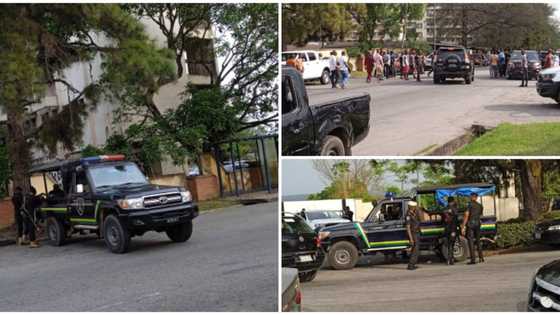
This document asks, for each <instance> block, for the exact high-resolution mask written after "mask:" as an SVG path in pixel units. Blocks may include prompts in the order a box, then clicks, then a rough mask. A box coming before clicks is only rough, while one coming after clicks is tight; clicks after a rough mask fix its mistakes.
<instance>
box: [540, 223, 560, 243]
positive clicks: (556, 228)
mask: <svg viewBox="0 0 560 315" xmlns="http://www.w3.org/2000/svg"><path fill="white" fill-rule="evenodd" d="M533 236H534V238H535V241H537V242H538V243H541V244H547V245H555V246H558V245H560V219H555V220H547V221H544V222H540V223H537V224H536V225H535V231H534V234H533Z"/></svg>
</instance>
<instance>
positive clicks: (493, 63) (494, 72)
mask: <svg viewBox="0 0 560 315" xmlns="http://www.w3.org/2000/svg"><path fill="white" fill-rule="evenodd" d="M490 77H491V78H497V77H498V55H497V54H496V51H493V52H492V55H490Z"/></svg>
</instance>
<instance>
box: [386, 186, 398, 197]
mask: <svg viewBox="0 0 560 315" xmlns="http://www.w3.org/2000/svg"><path fill="white" fill-rule="evenodd" d="M385 192H390V193H393V194H395V195H396V196H401V195H402V191H401V189H400V188H399V187H397V186H394V185H390V186H387V187H385Z"/></svg>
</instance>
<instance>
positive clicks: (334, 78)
mask: <svg viewBox="0 0 560 315" xmlns="http://www.w3.org/2000/svg"><path fill="white" fill-rule="evenodd" d="M336 59H337V58H336V51H334V50H333V51H331V56H330V57H329V70H330V71H331V85H332V88H333V89H334V88H336V83H337V82H338V70H339V67H338V66H337V60H336Z"/></svg>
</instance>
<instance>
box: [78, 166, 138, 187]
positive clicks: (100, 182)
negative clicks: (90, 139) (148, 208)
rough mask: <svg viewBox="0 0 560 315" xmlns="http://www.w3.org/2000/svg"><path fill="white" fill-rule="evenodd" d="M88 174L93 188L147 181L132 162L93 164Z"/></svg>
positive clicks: (136, 183)
mask: <svg viewBox="0 0 560 315" xmlns="http://www.w3.org/2000/svg"><path fill="white" fill-rule="evenodd" d="M89 174H90V176H91V180H92V181H93V186H94V187H95V188H107V187H112V186H125V185H139V184H147V183H148V181H147V180H146V177H145V176H144V174H142V172H141V171H140V170H139V169H138V166H136V164H133V163H126V164H117V165H100V166H95V167H91V168H90V169H89Z"/></svg>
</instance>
